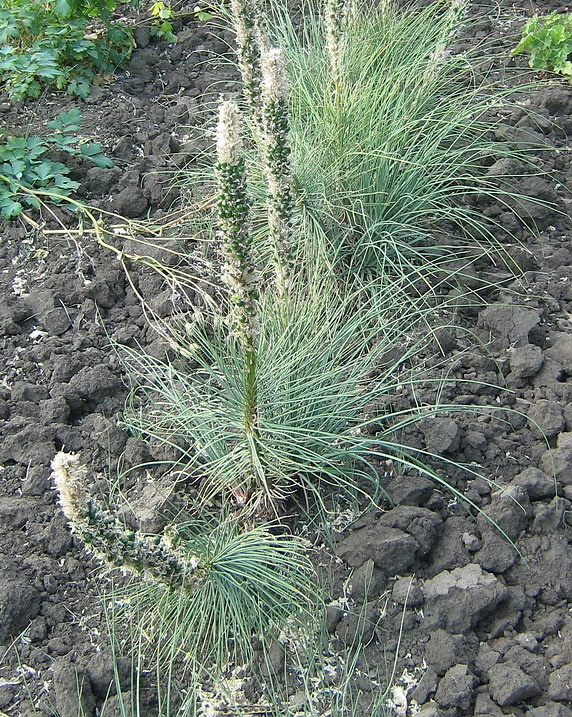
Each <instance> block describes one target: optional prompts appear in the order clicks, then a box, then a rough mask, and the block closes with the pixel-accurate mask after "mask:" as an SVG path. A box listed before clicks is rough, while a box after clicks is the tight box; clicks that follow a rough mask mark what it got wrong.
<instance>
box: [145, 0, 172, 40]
mask: <svg viewBox="0 0 572 717" xmlns="http://www.w3.org/2000/svg"><path fill="white" fill-rule="evenodd" d="M149 14H150V15H151V17H152V18H153V25H152V27H151V29H152V32H153V34H155V35H157V36H158V37H161V38H163V39H164V40H167V42H174V41H175V40H176V37H175V35H174V34H173V23H172V20H173V17H174V15H175V13H174V10H173V8H172V7H171V5H170V4H169V3H165V2H163V0H157V2H153V3H151V5H150V6H149Z"/></svg>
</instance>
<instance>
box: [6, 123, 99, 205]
mask: <svg viewBox="0 0 572 717" xmlns="http://www.w3.org/2000/svg"><path fill="white" fill-rule="evenodd" d="M80 123H81V114H80V111H79V110H78V109H73V110H70V111H69V112H63V113H61V114H60V115H58V116H57V118H56V119H55V120H52V121H51V122H48V124H47V127H48V129H50V130H52V134H51V135H50V136H48V137H10V136H6V135H0V136H1V139H0V216H3V217H5V218H7V219H9V218H12V217H16V216H18V215H20V214H21V213H22V211H23V209H24V206H29V207H35V208H38V207H39V206H40V202H39V200H38V198H37V197H35V196H34V194H33V191H34V190H38V189H41V190H48V191H50V192H52V193H53V195H54V196H52V201H54V202H58V197H61V200H60V201H64V200H65V199H66V198H67V197H69V196H70V195H71V194H72V193H73V191H74V190H75V189H77V188H78V186H79V183H78V182H76V181H74V180H73V179H70V177H69V173H70V170H69V168H68V167H66V165H65V164H63V163H62V162H58V161H54V160H53V159H52V158H51V157H50V153H51V152H52V151H53V150H60V151H63V152H66V153H67V154H70V155H75V156H78V157H81V158H83V159H86V160H88V161H90V162H92V163H93V164H95V165H96V166H97V167H112V166H113V162H112V161H111V160H110V159H108V158H107V157H104V155H103V154H102V147H101V144H99V142H83V143H82V142H81V141H80V138H79V137H78V136H77V135H76V132H77V131H78V130H79V128H80Z"/></svg>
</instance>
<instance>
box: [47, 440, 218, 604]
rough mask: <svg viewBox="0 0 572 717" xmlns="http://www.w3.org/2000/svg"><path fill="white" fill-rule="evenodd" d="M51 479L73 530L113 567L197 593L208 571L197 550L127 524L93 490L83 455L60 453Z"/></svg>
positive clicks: (166, 535) (174, 538)
mask: <svg viewBox="0 0 572 717" xmlns="http://www.w3.org/2000/svg"><path fill="white" fill-rule="evenodd" d="M52 478H53V481H54V483H55V486H56V489H57V491H58V497H59V502H60V505H61V507H62V510H63V512H64V515H65V516H66V518H67V519H68V522H69V524H70V527H71V529H72V531H73V532H74V533H75V534H76V535H78V536H79V537H80V538H81V540H82V541H83V543H84V544H85V546H86V548H87V549H88V550H89V551H90V552H92V553H94V554H95V555H96V556H97V557H98V558H99V559H100V560H102V561H103V562H105V563H107V564H108V565H110V566H111V567H113V568H119V569H121V570H123V571H126V572H132V573H137V574H142V575H144V576H145V577H147V578H148V579H150V580H153V581H156V582H159V583H163V584H164V585H166V586H167V587H169V588H170V589H179V590H185V591H187V592H194V590H196V589H197V588H198V587H199V586H200V585H201V583H202V581H203V579H204V577H205V572H204V571H203V570H201V561H200V559H199V558H198V557H197V556H196V555H185V554H184V552H183V551H182V550H181V549H180V548H179V547H177V536H176V535H169V534H164V535H156V536H150V535H145V534H144V533H141V532H139V531H133V530H129V529H128V528H126V527H125V526H124V525H123V523H122V522H121V521H120V520H118V519H117V518H116V517H115V515H113V513H112V512H111V511H109V510H108V509H107V508H105V507H103V506H102V505H100V504H99V503H98V501H97V500H96V499H95V498H94V497H93V495H91V493H90V490H89V487H88V482H87V469H86V467H85V466H83V465H81V464H80V462H79V456H78V455H72V454H69V453H63V452H60V453H57V454H56V456H55V458H54V460H53V461H52Z"/></svg>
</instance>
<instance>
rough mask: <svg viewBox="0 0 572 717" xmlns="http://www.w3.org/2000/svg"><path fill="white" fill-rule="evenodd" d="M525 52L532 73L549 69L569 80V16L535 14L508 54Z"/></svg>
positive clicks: (571, 74) (571, 71)
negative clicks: (532, 69)
mask: <svg viewBox="0 0 572 717" xmlns="http://www.w3.org/2000/svg"><path fill="white" fill-rule="evenodd" d="M521 53H526V54H527V55H529V65H530V67H532V68H534V69H535V70H549V71H550V72H555V73H556V74H558V75H564V76H565V77H568V78H569V79H571V80H572V62H571V57H572V14H562V13H558V12H553V13H551V14H550V15H541V16H539V15H534V16H533V17H531V18H530V20H528V22H527V23H526V24H525V25H524V27H523V28H522V39H521V41H520V42H519V43H518V45H517V46H516V47H515V48H514V50H513V51H512V52H511V55H512V56H514V55H519V54H521Z"/></svg>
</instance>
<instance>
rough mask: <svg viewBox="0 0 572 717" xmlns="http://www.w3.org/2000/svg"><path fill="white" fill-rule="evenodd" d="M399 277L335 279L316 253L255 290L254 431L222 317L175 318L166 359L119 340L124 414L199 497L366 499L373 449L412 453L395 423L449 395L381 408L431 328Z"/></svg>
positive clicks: (310, 501)
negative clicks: (275, 285)
mask: <svg viewBox="0 0 572 717" xmlns="http://www.w3.org/2000/svg"><path fill="white" fill-rule="evenodd" d="M408 289H409V285H408V282H407V280H403V279H393V278H390V277H389V276H386V277H384V278H383V279H381V280H376V281H374V282H371V283H369V284H367V285H365V286H362V285H360V284H352V283H351V282H349V281H348V282H340V281H339V279H338V277H336V275H335V273H334V271H333V270H332V269H331V268H330V267H328V264H327V259H326V257H325V254H322V255H319V256H318V257H317V258H316V260H315V261H314V260H307V263H306V266H305V267H304V266H303V265H302V266H301V267H299V269H298V272H297V274H296V275H295V276H294V277H292V284H291V290H290V293H289V295H288V297H281V298H280V300H277V295H276V293H275V292H274V291H272V290H271V289H268V290H267V291H266V292H264V293H263V294H262V295H261V296H260V301H259V314H258V323H259V328H258V332H257V335H256V337H255V351H256V357H257V364H256V370H257V419H256V420H257V423H256V431H254V432H253V431H250V430H248V426H247V425H246V424H245V419H244V416H245V407H247V406H248V402H249V400H250V398H249V394H248V390H247V388H248V387H247V384H245V381H244V371H245V368H244V355H243V351H242V347H241V344H240V341H239V339H238V338H237V337H235V336H232V335H229V333H228V330H227V328H226V326H225V325H224V323H223V322H222V321H221V322H219V324H218V325H215V327H214V329H211V328H207V327H205V326H204V325H201V324H194V325H189V324H187V325H181V326H180V327H179V329H178V332H175V333H174V335H173V341H174V344H175V348H177V344H176V342H177V341H178V342H179V346H180V350H179V352H178V358H177V359H175V360H173V361H171V362H166V361H161V360H158V359H156V358H154V357H151V356H147V355H145V354H142V353H141V352H139V351H133V350H129V349H123V348H122V349H121V350H122V352H123V356H124V358H125V361H126V364H127V371H128V374H129V375H130V377H131V379H132V381H133V385H134V388H133V390H132V394H131V399H130V401H129V404H128V408H127V411H126V412H125V414H124V419H123V421H124V425H125V426H126V427H127V428H128V429H129V430H130V431H131V432H133V433H134V434H135V435H137V436H140V437H141V438H144V439H150V440H153V441H158V442H159V443H163V444H165V445H167V446H169V447H170V448H171V449H175V451H176V452H177V453H178V457H177V458H175V460H174V464H175V468H176V470H177V471H178V472H179V475H180V476H181V480H182V481H184V482H185V483H186V484H187V486H188V485H189V484H191V485H193V486H194V487H196V488H198V491H199V496H200V498H201V502H202V504H207V503H209V502H210V501H212V500H213V499H214V497H215V496H216V495H217V494H220V493H222V494H225V495H226V496H227V497H230V498H231V499H232V498H234V500H235V503H238V504H243V503H244V502H245V500H246V499H249V503H250V505H251V507H252V509H253V510H254V509H255V508H256V507H257V505H260V504H261V503H263V504H264V506H265V507H266V509H267V508H268V507H269V506H274V507H276V505H277V501H278V502H279V501H280V500H282V499H284V498H286V497H287V496H290V495H294V497H295V498H296V499H297V500H299V501H301V502H302V503H303V504H307V505H308V507H310V508H312V510H313V509H314V508H317V509H318V511H319V512H321V513H322V517H323V516H324V513H323V511H325V510H326V503H327V499H328V496H330V495H332V494H334V493H335V494H341V495H343V496H345V497H346V498H347V499H350V500H351V499H355V498H356V496H358V495H362V496H363V495H365V496H367V497H368V498H369V499H370V500H373V501H375V500H376V498H377V497H378V495H379V493H380V476H379V468H378V467H377V465H376V463H377V462H378V461H379V460H384V459H392V460H394V461H396V462H399V463H401V464H402V465H404V466H407V467H415V468H416V469H419V468H420V467H421V466H422V465H423V463H422V456H419V455H418V454H417V453H416V452H415V451H412V450H410V449H408V448H407V447H406V446H404V445H402V443H401V441H400V434H401V431H402V429H403V428H404V427H406V426H407V425H409V424H411V423H413V422H416V421H420V420H423V419H424V418H426V417H427V416H430V415H435V414H436V413H439V412H442V411H446V410H447V409H448V408H450V407H447V406H438V405H436V406H428V407H424V406H417V407H413V408H412V409H411V410H408V411H398V410H396V409H394V408H393V402H394V399H395V398H396V397H397V396H399V395H400V394H401V393H402V392H403V391H404V390H405V389H406V388H407V387H414V385H415V383H416V381H417V380H419V376H417V378H416V377H414V376H412V373H411V370H410V362H411V361H412V360H413V358H414V357H415V356H416V354H418V353H419V352H420V351H421V350H422V349H423V347H424V346H426V344H427V342H428V341H430V340H431V336H432V332H431V321H432V320H433V319H432V313H433V310H432V308H431V306H430V302H429V301H428V300H427V299H426V298H424V297H422V296H421V297H420V296H415V295H414V294H411V293H410V292H409V291H408ZM185 329H186V330H187V333H185ZM396 355H397V358H396V357H395V356H396ZM185 356H191V357H192V360H193V363H192V364H191V363H189V361H188V360H187V359H185V358H184V357H185ZM416 370H419V367H417V369H416ZM424 380H428V379H427V377H424ZM429 380H430V378H429ZM454 409H455V410H459V407H458V406H455V407H454ZM371 416H374V418H371ZM374 422H376V423H377V424H380V427H378V428H377V429H376V431H377V432H376V433H373V434H372V430H371V429H370V427H371V424H372V423H374ZM422 470H424V471H429V469H428V468H427V467H424V468H422ZM431 475H432V476H433V473H431Z"/></svg>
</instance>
